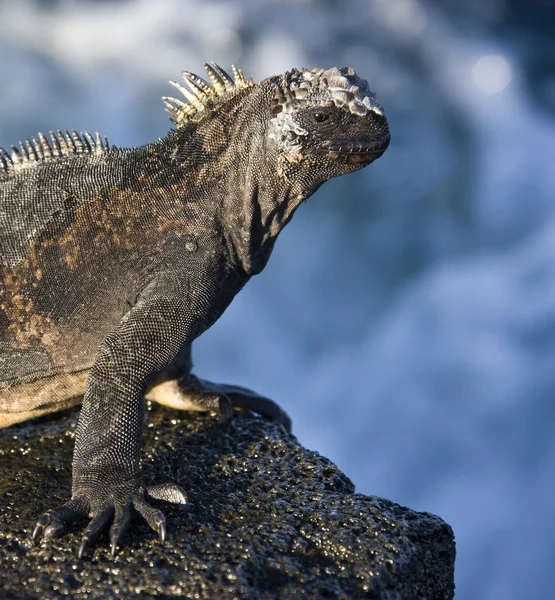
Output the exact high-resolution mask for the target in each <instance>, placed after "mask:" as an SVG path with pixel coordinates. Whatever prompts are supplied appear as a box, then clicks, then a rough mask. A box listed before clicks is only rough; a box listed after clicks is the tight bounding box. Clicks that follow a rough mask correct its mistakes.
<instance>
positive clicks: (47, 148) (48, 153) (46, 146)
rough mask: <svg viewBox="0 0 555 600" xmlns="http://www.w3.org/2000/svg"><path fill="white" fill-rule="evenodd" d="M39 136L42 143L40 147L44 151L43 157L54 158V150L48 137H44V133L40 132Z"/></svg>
mask: <svg viewBox="0 0 555 600" xmlns="http://www.w3.org/2000/svg"><path fill="white" fill-rule="evenodd" d="M38 135H39V143H40V147H41V149H42V154H43V156H44V157H45V158H52V148H51V147H50V144H49V143H48V140H47V139H46V136H45V135H44V133H40V132H39V134H38Z"/></svg>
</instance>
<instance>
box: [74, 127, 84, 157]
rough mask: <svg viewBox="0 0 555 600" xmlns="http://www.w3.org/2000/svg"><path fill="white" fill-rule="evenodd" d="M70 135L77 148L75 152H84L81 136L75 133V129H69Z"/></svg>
mask: <svg viewBox="0 0 555 600" xmlns="http://www.w3.org/2000/svg"><path fill="white" fill-rule="evenodd" d="M71 137H72V138H73V141H74V143H75V148H76V149H77V152H78V153H79V154H81V153H82V152H84V150H85V145H84V144H83V140H82V139H81V137H80V135H79V134H78V133H77V131H75V129H72V130H71Z"/></svg>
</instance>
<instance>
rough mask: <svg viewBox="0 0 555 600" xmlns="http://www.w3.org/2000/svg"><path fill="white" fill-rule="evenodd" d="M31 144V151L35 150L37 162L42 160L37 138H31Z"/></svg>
mask: <svg viewBox="0 0 555 600" xmlns="http://www.w3.org/2000/svg"><path fill="white" fill-rule="evenodd" d="M31 144H32V146H33V149H34V150H35V155H36V157H37V160H42V159H43V158H44V152H43V149H42V146H41V143H40V142H39V141H38V140H37V138H35V137H33V138H31Z"/></svg>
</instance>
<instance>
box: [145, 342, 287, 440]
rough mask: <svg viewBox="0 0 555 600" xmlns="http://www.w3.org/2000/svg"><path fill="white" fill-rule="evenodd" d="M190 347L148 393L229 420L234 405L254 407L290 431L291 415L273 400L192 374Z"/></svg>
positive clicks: (157, 399) (161, 400) (173, 404)
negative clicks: (214, 413)
mask: <svg viewBox="0 0 555 600" xmlns="http://www.w3.org/2000/svg"><path fill="white" fill-rule="evenodd" d="M192 366H193V364H192V360H191V347H190V346H186V347H185V348H183V350H182V351H181V352H180V353H179V356H178V357H177V359H176V361H175V362H174V363H173V364H172V365H171V367H170V369H169V370H168V371H167V372H166V373H164V374H163V375H162V377H161V378H160V379H159V380H158V381H156V382H155V383H154V385H153V386H152V387H151V388H150V389H149V390H148V392H147V394H146V398H147V400H154V401H155V402H159V403H160V404H164V405H165V406H169V407H171V408H175V409H177V410H200V411H215V412H217V413H219V415H220V418H221V419H222V420H223V421H226V420H228V419H230V418H231V415H232V408H240V409H246V410H251V411H253V412H256V413H258V414H260V415H263V416H265V417H269V418H270V419H272V420H274V421H277V422H278V423H281V424H282V425H283V426H284V427H285V428H286V429H287V431H289V432H290V431H291V419H290V417H289V415H288V414H287V413H286V412H285V411H284V410H283V409H282V408H281V407H280V406H279V405H278V404H277V403H276V402H274V401H273V400H270V399H269V398H266V397H264V396H261V395H260V394H257V393H256V392H253V391H252V390H249V389H247V388H243V387H239V386H236V385H226V384H219V383H212V382H210V381H206V380H204V379H200V378H198V377H196V376H195V375H193V374H192V373H191V369H192Z"/></svg>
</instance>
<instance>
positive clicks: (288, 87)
mask: <svg viewBox="0 0 555 600" xmlns="http://www.w3.org/2000/svg"><path fill="white" fill-rule="evenodd" d="M271 110H272V115H273V116H272V118H271V119H270V122H269V126H268V137H269V138H270V139H271V140H273V142H274V143H275V145H276V148H277V151H278V153H279V162H280V168H281V170H282V171H283V175H284V176H285V177H289V178H291V177H293V176H294V174H295V173H298V174H299V175H300V176H301V177H302V176H303V175H304V176H305V177H306V178H308V179H311V180H318V179H319V180H320V183H321V182H323V181H326V180H327V179H330V178H331V177H335V176H336V175H342V174H344V173H349V172H351V171H354V170H356V169H359V168H361V167H364V166H366V165H368V164H370V163H371V162H372V161H374V160H375V159H376V158H378V157H379V156H381V155H382V154H383V152H384V151H385V149H386V148H387V146H388V144H389V139H390V136H389V128H388V125H387V120H386V118H385V116H384V113H383V109H382V107H381V106H380V105H379V104H378V103H377V102H376V99H375V96H374V94H373V93H372V92H371V91H370V89H369V88H368V83H367V82H366V81H365V80H363V79H361V78H359V77H358V76H357V74H356V73H355V71H354V70H353V69H352V68H347V67H346V68H342V69H338V68H337V67H334V68H332V69H328V70H323V69H313V70H312V71H309V70H308V69H301V70H293V71H291V72H288V73H286V74H285V75H283V76H281V77H278V78H277V79H276V80H275V92H274V96H273V99H272V109H271Z"/></svg>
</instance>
